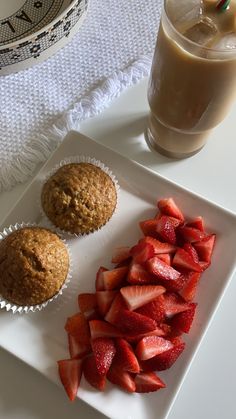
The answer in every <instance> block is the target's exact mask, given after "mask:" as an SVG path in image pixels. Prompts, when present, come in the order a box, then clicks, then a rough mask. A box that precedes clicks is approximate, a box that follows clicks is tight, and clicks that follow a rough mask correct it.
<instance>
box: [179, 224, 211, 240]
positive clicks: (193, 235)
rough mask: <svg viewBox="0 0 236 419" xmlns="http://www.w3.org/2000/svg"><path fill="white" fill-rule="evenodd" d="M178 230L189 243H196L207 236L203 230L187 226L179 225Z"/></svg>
mask: <svg viewBox="0 0 236 419" xmlns="http://www.w3.org/2000/svg"><path fill="white" fill-rule="evenodd" d="M178 232H179V233H180V234H181V236H182V237H183V239H184V240H185V241H186V242H189V243H194V242H197V241H199V240H202V239H203V237H204V236H205V233H204V232H203V231H201V230H197V229H196V228H193V227H187V226H184V227H179V229H178Z"/></svg>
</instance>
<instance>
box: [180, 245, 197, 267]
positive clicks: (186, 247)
mask: <svg viewBox="0 0 236 419" xmlns="http://www.w3.org/2000/svg"><path fill="white" fill-rule="evenodd" d="M183 249H184V250H186V252H187V253H188V254H189V255H190V256H191V257H192V259H193V260H194V262H196V263H199V257H198V254H197V251H196V249H195V248H194V247H193V246H192V245H191V243H184V247H183Z"/></svg>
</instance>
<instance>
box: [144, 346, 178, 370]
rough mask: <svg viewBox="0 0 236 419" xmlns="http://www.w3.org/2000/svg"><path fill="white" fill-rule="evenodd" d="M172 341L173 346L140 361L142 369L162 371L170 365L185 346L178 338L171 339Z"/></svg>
mask: <svg viewBox="0 0 236 419" xmlns="http://www.w3.org/2000/svg"><path fill="white" fill-rule="evenodd" d="M172 343H173V345H174V346H173V347H172V348H171V349H169V350H168V351H166V352H163V353H162V354H160V355H157V356H155V357H154V358H151V359H148V360H147V361H144V362H143V363H142V368H143V370H144V371H164V370H167V369H169V368H170V367H172V365H173V364H174V363H175V362H176V361H177V359H178V358H179V356H180V355H181V354H182V352H183V350H184V348H185V343H184V342H183V341H182V340H181V339H180V338H176V339H173V341H172Z"/></svg>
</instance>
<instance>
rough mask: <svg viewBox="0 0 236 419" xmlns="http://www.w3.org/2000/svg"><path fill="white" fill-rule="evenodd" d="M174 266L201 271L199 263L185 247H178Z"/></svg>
mask: <svg viewBox="0 0 236 419" xmlns="http://www.w3.org/2000/svg"><path fill="white" fill-rule="evenodd" d="M172 263H173V266H176V267H177V268H184V269H189V270H190V271H195V272H201V271H202V269H201V266H200V265H199V263H196V262H194V260H193V258H192V256H191V255H190V254H189V253H188V252H186V250H184V249H178V250H177V252H176V253H175V255H174V258H173V262H172Z"/></svg>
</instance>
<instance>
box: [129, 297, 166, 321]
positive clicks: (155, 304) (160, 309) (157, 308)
mask: <svg viewBox="0 0 236 419" xmlns="http://www.w3.org/2000/svg"><path fill="white" fill-rule="evenodd" d="M136 311H137V313H139V314H143V316H147V317H150V318H151V319H153V320H155V322H156V324H158V325H159V324H160V323H162V322H163V321H164V319H165V310H164V297H163V295H160V296H159V297H156V298H155V299H153V300H152V301H150V302H149V303H147V304H145V305H143V306H142V307H139V308H138V309H137V310H136Z"/></svg>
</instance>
